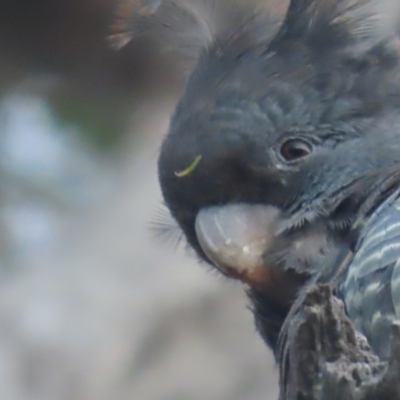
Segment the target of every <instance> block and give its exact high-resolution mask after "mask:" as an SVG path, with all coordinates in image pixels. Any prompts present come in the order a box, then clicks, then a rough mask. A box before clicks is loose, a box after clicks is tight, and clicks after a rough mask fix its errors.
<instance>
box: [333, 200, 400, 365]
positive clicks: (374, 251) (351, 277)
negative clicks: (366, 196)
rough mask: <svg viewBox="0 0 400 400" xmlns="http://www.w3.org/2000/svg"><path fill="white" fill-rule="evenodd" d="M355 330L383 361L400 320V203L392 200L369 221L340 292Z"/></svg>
mask: <svg viewBox="0 0 400 400" xmlns="http://www.w3.org/2000/svg"><path fill="white" fill-rule="evenodd" d="M340 293H341V296H342V297H343V300H344V302H345V305H346V309H347V312H348V314H349V317H350V319H351V320H352V322H353V324H354V326H355V328H356V329H357V330H359V331H360V332H362V333H363V334H364V335H366V337H367V338H368V340H369V342H370V344H371V346H372V348H373V349H374V350H375V351H376V352H377V353H378V354H379V355H380V356H383V357H387V356H388V354H389V351H390V333H391V325H392V323H393V321H394V320H396V319H400V199H399V198H397V199H393V196H392V197H391V198H390V199H388V200H387V201H386V202H385V203H383V204H382V205H381V206H380V207H379V208H378V209H377V210H376V211H375V212H374V213H373V214H372V215H371V217H370V218H369V220H368V222H367V223H366V225H365V226H364V228H363V229H362V232H361V236H360V239H359V242H358V245H357V247H356V252H355V255H354V259H353V261H352V262H351V264H350V266H349V269H348V274H347V276H346V279H345V281H344V284H343V285H342V288H341V290H340Z"/></svg>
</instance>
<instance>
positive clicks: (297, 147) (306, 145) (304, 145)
mask: <svg viewBox="0 0 400 400" xmlns="http://www.w3.org/2000/svg"><path fill="white" fill-rule="evenodd" d="M313 150H314V147H313V145H312V144H311V143H310V142H308V141H306V140H304V139H299V138H290V139H287V140H285V141H284V142H283V143H282V144H281V145H280V147H279V154H280V156H281V158H282V159H283V160H285V161H287V162H292V161H297V160H300V159H301V158H305V157H308V156H309V155H310V154H311V153H312V152H313Z"/></svg>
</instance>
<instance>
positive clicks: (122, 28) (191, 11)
mask: <svg viewBox="0 0 400 400" xmlns="http://www.w3.org/2000/svg"><path fill="white" fill-rule="evenodd" d="M266 4H268V3H266V2H264V4H261V3H260V1H257V0H247V1H243V0H128V1H126V2H124V3H122V4H121V5H120V7H119V9H118V11H117V15H116V18H115V21H114V24H113V26H112V27H111V32H112V33H111V35H110V36H109V40H110V42H111V45H112V46H113V47H114V48H116V49H120V48H122V47H124V46H126V45H127V44H128V43H129V42H130V41H131V40H133V39H134V38H135V37H138V36H140V35H143V34H146V35H151V36H152V37H155V38H158V39H159V40H162V41H163V44H164V46H166V47H168V48H169V49H170V50H171V49H172V50H179V51H182V50H183V52H184V53H185V54H188V53H189V55H190V56H197V55H198V54H199V53H200V52H201V50H202V49H204V48H207V47H209V46H210V45H212V44H213V43H215V42H216V41H222V42H223V41H225V40H229V38H231V37H232V36H233V35H235V34H236V33H237V32H239V31H241V30H243V29H244V28H245V27H247V26H249V25H251V28H252V39H253V40H254V42H257V43H261V42H263V43H265V41H266V40H269V39H270V38H271V36H272V35H273V34H274V33H276V31H277V29H276V28H277V24H276V22H277V20H278V18H276V17H275V18H273V17H271V14H270V12H269V11H270V10H269V7H268V6H267V5H266ZM254 44H255V43H253V45H254Z"/></svg>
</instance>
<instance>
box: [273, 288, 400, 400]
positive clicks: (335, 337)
mask: <svg viewBox="0 0 400 400" xmlns="http://www.w3.org/2000/svg"><path fill="white" fill-rule="evenodd" d="M392 332H393V334H392V339H391V340H392V353H391V358H390V359H389V360H388V361H382V360H380V359H379V358H378V357H377V356H376V355H374V354H373V353H372V351H371V349H370V347H369V345H368V343H367V340H366V339H365V337H364V336H362V335H361V334H359V333H358V332H356V331H355V329H354V328H353V325H352V323H351V321H350V320H349V318H348V317H347V316H346V314H345V312H344V307H343V303H342V302H341V301H339V300H338V299H337V298H336V297H334V296H333V294H332V292H331V290H330V288H329V287H328V286H325V285H318V286H314V287H312V288H311V289H309V290H308V292H307V294H306V295H305V297H304V301H303V302H302V303H301V305H300V306H299V308H298V310H297V311H296V312H295V314H294V315H293V316H292V318H291V319H290V321H289V322H288V329H287V337H286V340H285V343H284V352H283V356H282V360H281V375H280V397H279V399H280V400H377V399H382V400H383V399H384V400H395V399H396V400H398V399H400V323H399V324H397V323H395V324H393V331H392Z"/></svg>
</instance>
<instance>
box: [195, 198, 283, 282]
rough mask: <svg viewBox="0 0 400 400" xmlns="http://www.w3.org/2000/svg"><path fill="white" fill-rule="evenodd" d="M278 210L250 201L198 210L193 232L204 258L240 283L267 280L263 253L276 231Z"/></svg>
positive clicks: (267, 273)
mask: <svg viewBox="0 0 400 400" xmlns="http://www.w3.org/2000/svg"><path fill="white" fill-rule="evenodd" d="M279 217H280V211H279V210H278V209H277V208H276V207H272V206H266V205H254V204H253V205H252V204H244V203H243V204H230V205H225V206H213V207H208V208H204V209H202V210H200V211H199V213H198V214H197V217H196V224H195V229H196V234H197V238H198V241H199V243H200V246H201V248H202V249H203V251H204V253H205V254H206V255H207V257H208V258H209V259H210V260H211V261H212V262H213V263H214V264H215V266H216V267H217V268H218V269H219V270H221V271H222V272H223V273H224V274H225V275H228V276H232V277H236V278H238V279H241V280H242V281H244V282H247V283H250V284H254V283H256V284H257V283H262V281H264V280H265V279H268V275H269V272H268V269H267V268H266V267H265V266H264V265H263V257H262V256H263V254H264V252H266V251H267V250H268V248H269V247H270V245H271V242H272V239H273V237H274V234H275V232H276V230H277V226H278V221H279Z"/></svg>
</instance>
